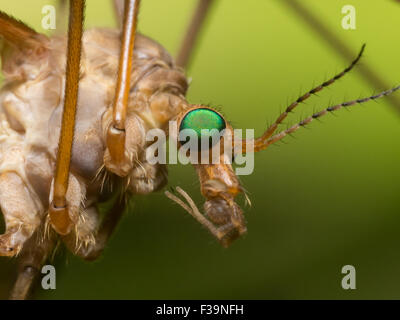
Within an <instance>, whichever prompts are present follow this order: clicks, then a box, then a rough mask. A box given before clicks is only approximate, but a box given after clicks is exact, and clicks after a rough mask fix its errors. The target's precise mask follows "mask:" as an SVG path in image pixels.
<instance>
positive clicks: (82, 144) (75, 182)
mask: <svg viewBox="0 0 400 320" xmlns="http://www.w3.org/2000/svg"><path fill="white" fill-rule="evenodd" d="M211 2H212V1H210V0H207V1H205V0H200V1H199V7H198V10H197V13H196V16H195V17H197V18H195V19H194V20H193V21H194V25H192V27H191V28H189V33H188V35H187V36H186V37H185V41H184V44H183V46H182V50H181V51H180V54H179V55H178V59H177V61H175V60H174V59H173V58H172V57H171V55H170V54H169V53H168V52H167V51H166V50H165V49H164V48H163V47H162V46H161V45H160V44H158V43H157V42H156V41H154V40H152V39H150V38H148V37H146V36H144V35H141V34H138V33H136V24H137V17H138V11H139V1H133V0H126V1H125V4H124V7H125V9H124V10H123V11H124V19H123V24H122V25H123V27H122V33H121V32H120V30H112V29H104V28H93V29H89V30H86V31H83V27H82V26H83V24H82V20H83V12H84V1H82V0H71V1H70V23H69V31H68V34H67V35H64V36H60V35H53V36H50V37H48V36H45V35H42V34H40V33H37V32H36V31H34V30H33V29H31V28H29V27H28V26H26V25H25V24H23V23H22V22H20V21H18V20H15V19H14V18H12V17H10V16H8V15H7V14H5V13H2V12H1V13H0V35H1V36H2V38H3V40H4V41H3V47H2V49H1V58H2V71H3V75H4V77H5V80H4V83H3V86H2V89H1V92H0V137H1V139H0V205H1V210H2V213H3V216H4V219H5V223H6V231H5V233H4V234H3V235H0V255H3V256H10V257H12V256H19V257H20V260H21V268H20V271H19V275H18V279H17V282H16V285H15V287H14V291H13V293H12V297H14V298H21V297H22V298H24V297H26V296H27V293H28V291H29V288H30V285H31V282H32V278H33V277H32V274H34V273H35V272H37V270H39V267H40V265H41V264H42V263H44V262H45V260H46V259H47V257H48V256H49V254H50V253H51V252H52V251H53V250H54V246H55V244H56V242H58V241H61V242H63V243H64V244H65V246H66V247H67V248H68V249H69V250H70V251H72V252H73V253H74V254H76V255H78V256H80V257H82V258H84V259H88V260H93V259H96V258H97V257H98V256H99V255H100V253H101V252H102V250H103V248H104V246H105V243H106V242H107V240H108V238H109V237H110V235H111V233H112V231H113V229H114V228H115V226H116V225H117V223H118V220H119V218H120V216H121V214H122V211H123V209H124V203H123V202H121V201H119V197H117V199H115V198H116V197H115V194H121V193H122V194H125V193H129V194H149V193H152V192H154V191H157V190H160V189H162V188H163V187H164V186H165V185H166V184H167V167H166V164H163V163H156V164H154V163H150V162H149V161H148V159H147V157H146V150H147V149H148V148H149V146H150V144H151V143H150V142H149V141H148V140H147V139H146V135H147V133H148V132H149V130H152V129H161V130H163V131H164V132H168V128H169V123H170V121H175V122H176V123H177V126H176V128H177V129H176V130H177V131H176V132H168V133H169V134H170V135H171V136H172V137H173V139H174V140H177V141H176V142H177V146H178V147H179V146H184V143H183V142H182V141H179V140H178V139H177V136H178V135H179V133H180V132H181V131H183V130H185V129H190V130H193V131H194V132H195V134H196V135H197V137H198V138H199V140H202V139H203V138H204V137H203V136H202V131H201V130H202V129H213V130H217V132H224V133H223V135H222V136H221V137H219V139H220V140H224V141H236V140H235V139H236V138H235V137H234V133H233V128H232V126H231V125H230V124H229V122H228V121H226V119H225V118H224V117H223V116H222V114H221V113H219V112H218V111H217V110H215V109H214V108H212V107H209V106H204V105H198V104H191V103H189V102H188V101H187V100H186V98H185V95H186V92H187V90H188V85H189V82H188V79H187V78H186V75H185V73H184V69H183V67H184V66H185V65H186V64H187V61H188V58H189V53H190V51H191V50H190V48H191V47H193V43H194V40H193V39H194V38H195V35H196V34H197V31H198V27H199V25H201V22H202V20H203V19H204V16H205V12H207V9H208V7H209V5H210V3H211ZM117 3H118V2H117ZM117 11H119V10H117ZM196 25H197V28H196ZM363 50H364V46H363V47H362V50H361V52H360V53H359V55H358V56H357V57H356V59H355V60H354V61H353V62H352V63H351V64H350V65H349V67H347V68H346V69H345V70H344V71H343V72H341V73H339V74H338V75H336V76H335V77H333V78H332V79H330V80H328V81H326V82H324V83H323V84H321V85H319V86H317V87H315V88H314V89H312V90H310V91H309V92H307V93H305V94H304V95H302V96H301V97H300V98H298V99H297V100H296V101H295V102H293V103H292V104H291V105H289V106H288V107H287V109H286V110H285V112H283V113H282V114H281V115H280V116H279V117H278V118H277V119H276V121H275V122H274V123H273V124H272V125H271V126H269V127H268V128H267V130H266V131H265V132H264V134H263V135H262V136H260V137H258V138H256V139H243V140H241V141H240V143H241V147H240V149H237V148H233V151H231V153H226V152H225V151H224V150H221V151H218V152H220V153H218V157H219V160H220V161H218V163H201V162H200V163H196V164H193V166H194V168H195V170H196V172H197V174H198V178H199V181H200V186H201V188H200V190H201V194H202V195H203V196H204V198H205V200H206V201H205V203H204V206H203V209H204V213H202V212H201V211H202V210H200V209H198V208H197V206H196V204H195V203H194V202H193V200H192V199H191V197H190V196H189V195H188V194H187V193H186V192H185V191H184V190H183V189H181V188H180V187H177V188H176V192H173V193H171V192H169V191H167V192H166V195H167V196H168V197H169V198H170V199H172V200H173V201H175V202H176V203H178V204H179V205H180V206H181V207H182V208H183V209H185V210H186V211H187V212H188V213H189V214H191V215H192V216H193V217H194V218H195V219H196V220H197V221H198V222H199V223H201V224H202V225H203V226H205V227H206V228H207V229H208V230H209V231H210V232H211V233H212V234H213V235H214V236H215V237H216V238H217V239H218V240H219V241H220V243H221V244H222V245H223V246H229V245H230V243H231V242H232V241H233V240H235V239H236V238H238V237H240V236H241V235H243V234H244V233H245V232H246V223H245V218H244V215H243V212H242V210H241V208H240V206H239V205H238V204H237V203H236V200H235V199H236V197H237V196H238V195H239V194H241V193H243V188H242V187H241V185H240V183H239V180H238V178H237V176H236V175H235V172H234V170H233V168H232V164H231V160H232V159H234V158H235V156H237V155H238V154H241V153H246V152H249V151H248V150H249V146H251V149H252V150H253V152H257V151H260V150H264V149H265V148H267V147H268V146H269V145H271V144H273V143H275V142H277V141H279V140H281V139H283V138H284V137H285V136H286V135H288V134H291V133H293V132H295V131H296V130H297V129H299V128H300V127H304V126H306V125H307V124H308V123H310V122H311V121H312V120H313V119H317V118H320V117H322V116H324V115H325V114H327V113H330V112H333V111H336V110H338V109H340V108H348V107H350V106H352V105H354V104H357V103H364V102H367V101H369V100H373V99H377V98H380V97H382V96H386V95H389V94H391V93H392V92H394V91H396V90H398V89H399V88H400V87H395V88H393V89H391V90H388V91H384V92H382V93H380V94H377V95H374V96H371V97H367V98H363V99H357V100H353V101H348V102H344V103H341V104H338V105H335V106H330V107H328V108H326V109H323V110H322V111H319V112H317V113H314V114H313V115H312V116H310V117H307V118H305V119H303V120H302V121H301V122H299V123H298V124H295V125H293V126H292V127H289V128H288V129H286V130H283V131H281V132H278V133H276V131H277V129H278V127H279V125H280V124H281V123H282V122H283V120H284V119H285V118H286V117H287V116H288V114H289V113H290V112H291V111H293V110H294V109H295V108H296V107H297V106H298V105H299V104H301V103H302V102H303V101H304V100H306V99H308V98H309V97H311V96H312V95H313V94H315V93H317V92H319V91H321V90H323V89H324V88H325V87H327V86H329V85H331V84H332V83H334V82H335V81H336V80H338V79H339V78H341V77H343V76H344V75H345V74H346V73H348V72H349V71H350V70H351V69H352V68H353V67H354V66H355V65H356V64H357V62H358V61H359V59H360V58H361V55H362V52H363ZM205 138H206V140H207V139H210V138H211V136H206V137H205ZM212 148H214V147H213V146H211V147H210V149H212ZM218 148H219V147H218ZM218 150H219V149H218ZM198 152H199V156H201V154H202V150H201V148H199V150H198ZM108 181H109V182H110V183H108ZM111 182H112V183H111ZM113 198H114V203H113V206H112V208H111V209H110V210H109V212H108V213H107V214H106V216H105V217H104V218H100V215H99V212H98V204H99V203H101V202H104V201H107V200H109V199H113Z"/></svg>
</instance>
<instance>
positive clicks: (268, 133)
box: [255, 44, 365, 148]
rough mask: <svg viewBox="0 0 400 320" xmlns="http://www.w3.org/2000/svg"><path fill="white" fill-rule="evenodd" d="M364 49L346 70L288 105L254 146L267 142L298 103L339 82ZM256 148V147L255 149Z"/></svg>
mask: <svg viewBox="0 0 400 320" xmlns="http://www.w3.org/2000/svg"><path fill="white" fill-rule="evenodd" d="M364 49H365V44H363V45H362V47H361V50H360V52H359V54H358V56H357V58H356V59H354V61H353V62H352V63H351V64H350V65H349V66H348V67H347V68H346V69H344V70H343V71H342V72H340V73H338V74H337V75H335V76H334V77H333V78H331V79H329V80H327V81H325V82H324V83H322V84H321V85H319V86H317V87H315V88H314V89H312V90H310V91H308V92H307V93H305V94H304V95H302V96H300V97H299V98H298V99H297V100H296V101H295V102H293V103H292V104H290V105H289V106H288V107H287V108H286V110H285V111H284V112H283V113H282V114H281V115H280V116H279V117H278V118H277V119H276V120H275V122H274V123H273V124H272V125H271V126H270V127H269V128H268V129H267V130H266V131H265V132H264V134H263V135H262V136H261V137H260V138H257V139H256V140H255V146H257V145H261V146H262V145H264V143H265V141H267V140H268V139H269V138H270V137H271V136H272V134H273V133H274V132H275V130H276V129H277V128H278V125H279V124H281V123H282V121H283V120H284V119H285V118H286V117H287V116H288V114H289V113H290V112H292V111H293V109H294V108H296V107H297V106H298V105H299V104H300V103H302V102H304V101H305V100H307V99H308V98H309V97H311V95H313V94H316V93H317V92H319V91H321V90H322V89H324V88H326V87H328V86H330V85H331V84H333V83H334V82H335V81H337V80H339V79H340V78H342V77H343V76H344V75H345V74H347V73H348V72H350V70H351V69H353V68H354V66H355V65H356V64H357V62H358V61H359V60H360V58H361V56H362V54H363V52H364ZM256 148H257V147H256Z"/></svg>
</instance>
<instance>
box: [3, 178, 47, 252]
mask: <svg viewBox="0 0 400 320" xmlns="http://www.w3.org/2000/svg"><path fill="white" fill-rule="evenodd" d="M0 205H1V211H2V212H3V215H4V220H5V224H6V231H5V233H4V234H2V235H1V236H0V256H15V255H17V254H18V253H19V252H20V251H21V249H22V247H23V245H24V243H25V242H26V241H27V240H28V239H29V238H30V237H31V236H32V234H33V233H34V232H35V230H36V229H37V227H38V226H39V224H40V221H41V210H42V208H41V205H39V204H38V202H37V201H35V200H34V197H33V196H32V194H31V192H30V191H29V190H28V187H27V186H26V184H25V183H24V182H23V180H22V179H21V178H20V176H19V175H18V174H17V173H15V172H11V171H9V172H4V173H2V174H1V175H0Z"/></svg>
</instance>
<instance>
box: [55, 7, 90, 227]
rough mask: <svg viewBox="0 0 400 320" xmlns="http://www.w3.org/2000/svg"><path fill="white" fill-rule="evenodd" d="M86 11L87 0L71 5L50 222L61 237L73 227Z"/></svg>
mask: <svg viewBox="0 0 400 320" xmlns="http://www.w3.org/2000/svg"><path fill="white" fill-rule="evenodd" d="M84 7H85V1H84V0H71V1H70V13H69V30H68V49H67V69H66V84H65V97H64V109H63V116H62V124H61V132H60V140H59V146H58V152H57V163H56V172H55V178H54V189H53V201H52V202H51V204H50V208H49V215H50V220H51V222H52V224H53V226H54V227H55V229H56V230H57V232H59V233H60V234H65V233H68V232H69V231H70V229H71V225H72V224H73V222H72V221H71V218H70V216H69V209H68V203H67V200H66V194H67V190H68V181H69V169H70V162H71V151H72V142H73V139H74V129H75V115H76V105H77V99H78V86H79V72H80V59H81V46H82V32H83V15H84Z"/></svg>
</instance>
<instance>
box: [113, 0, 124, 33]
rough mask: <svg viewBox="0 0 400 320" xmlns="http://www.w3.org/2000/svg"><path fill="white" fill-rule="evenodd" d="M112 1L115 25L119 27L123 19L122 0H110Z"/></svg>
mask: <svg viewBox="0 0 400 320" xmlns="http://www.w3.org/2000/svg"><path fill="white" fill-rule="evenodd" d="M112 2H113V6H114V14H115V20H116V21H117V26H118V28H121V26H122V23H123V19H124V0H112Z"/></svg>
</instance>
